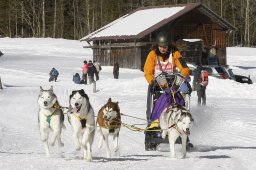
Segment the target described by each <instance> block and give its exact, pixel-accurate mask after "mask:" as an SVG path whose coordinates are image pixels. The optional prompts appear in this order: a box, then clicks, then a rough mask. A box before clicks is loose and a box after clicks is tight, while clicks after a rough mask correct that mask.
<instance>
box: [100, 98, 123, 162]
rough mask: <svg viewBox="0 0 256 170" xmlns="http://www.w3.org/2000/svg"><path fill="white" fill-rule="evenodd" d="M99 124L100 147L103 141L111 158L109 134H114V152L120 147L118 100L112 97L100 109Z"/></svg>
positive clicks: (108, 156)
mask: <svg viewBox="0 0 256 170" xmlns="http://www.w3.org/2000/svg"><path fill="white" fill-rule="evenodd" d="M97 124H98V125H99V129H100V134H101V137H100V141H99V144H98V147H99V148H101V147H102V144H103V141H104V143H105V147H106V150H107V158H110V148H109V143H108V136H109V135H110V134H112V135H113V141H114V152H117V151H118V149H119V140H118V139H119V131H120V127H121V114H120V109H119V106H118V102H112V101H111V98H109V99H108V102H107V103H106V104H105V105H104V106H103V107H102V108H101V109H100V110H99V112H98V117H97Z"/></svg>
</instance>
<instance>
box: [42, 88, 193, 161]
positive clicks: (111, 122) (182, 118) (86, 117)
mask: <svg viewBox="0 0 256 170" xmlns="http://www.w3.org/2000/svg"><path fill="white" fill-rule="evenodd" d="M38 104H39V113H38V122H39V129H40V136H41V140H42V142H43V143H44V145H45V150H46V155H47V156H49V155H50V150H49V145H50V146H54V145H55V143H56V141H57V144H58V146H59V147H63V146H64V144H63V143H62V141H61V131H62V128H65V126H64V123H63V122H64V114H67V117H68V122H69V123H70V125H71V128H72V131H73V140H74V145H75V149H76V150H77V151H79V150H80V149H81V148H82V149H83V158H84V159H85V160H87V161H92V143H93V139H94V135H95V130H96V128H98V129H99V132H100V133H99V134H100V140H99V144H98V147H99V148H101V147H102V144H103V143H104V144H105V147H106V157H107V158H110V157H111V151H110V146H109V141H108V136H110V135H112V136H113V145H114V146H113V151H114V152H117V151H118V149H119V132H120V128H121V113H120V108H119V105H118V102H113V101H112V100H111V98H109V99H108V101H107V103H106V104H105V105H104V106H102V107H101V109H100V110H99V112H98V115H97V119H96V123H95V118H94V115H95V114H94V110H93V108H92V105H91V104H90V101H89V97H88V95H87V94H86V93H85V92H84V90H83V89H81V90H74V91H72V93H71V94H70V96H69V107H68V108H63V107H61V106H60V104H59V102H58V99H57V96H56V95H55V94H54V92H53V87H52V86H51V88H50V89H49V90H45V89H43V88H42V87H41V86H40V94H39V96H38ZM192 122H193V118H192V116H191V114H190V113H189V112H188V111H187V110H186V109H184V108H182V107H178V106H169V107H168V108H167V109H165V110H164V111H163V113H162V114H161V117H160V127H161V129H164V130H163V132H162V137H165V136H166V135H167V134H168V137H169V144H170V151H171V157H172V158H175V157H176V155H175V147H174V145H175V141H176V139H177V138H178V137H179V136H181V138H182V158H184V157H185V156H186V140H187V136H188V135H189V134H190V127H191V123H192ZM50 133H51V138H50V139H49V134H50Z"/></svg>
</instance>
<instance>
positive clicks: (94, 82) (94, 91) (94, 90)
mask: <svg viewBox="0 0 256 170" xmlns="http://www.w3.org/2000/svg"><path fill="white" fill-rule="evenodd" d="M92 84H93V93H96V81H95V80H94V81H93V83H92Z"/></svg>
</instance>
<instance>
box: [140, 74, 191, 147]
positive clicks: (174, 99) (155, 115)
mask: <svg viewBox="0 0 256 170" xmlns="http://www.w3.org/2000/svg"><path fill="white" fill-rule="evenodd" d="M183 86H190V85H189V83H188V82H186V79H185V78H184V77H183V76H182V75H181V74H179V73H176V74H166V73H164V72H163V73H161V74H160V75H159V76H158V77H156V78H155V81H154V83H153V85H152V86H151V87H150V89H149V90H150V92H149V94H148V100H149V101H150V102H149V103H150V106H148V108H147V109H149V108H150V111H147V120H148V126H147V130H146V131H145V150H147V151H148V150H156V147H157V145H159V144H161V143H169V142H168V136H166V137H165V138H164V139H163V138H162V131H161V129H160V127H159V123H158V119H159V118H160V116H161V113H162V112H163V111H164V109H166V108H167V107H168V106H170V105H173V104H176V105H179V106H185V107H186V109H187V110H189V102H190V100H189V99H190V93H191V91H192V90H191V87H187V89H186V88H184V87H183ZM185 99H186V100H185ZM177 141H178V142H179V139H178V140H177ZM180 142H181V141H180Z"/></svg>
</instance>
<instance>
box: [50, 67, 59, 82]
mask: <svg viewBox="0 0 256 170" xmlns="http://www.w3.org/2000/svg"><path fill="white" fill-rule="evenodd" d="M49 75H50V78H49V82H50V81H53V80H54V81H55V82H56V81H57V78H58V76H59V72H58V70H56V69H55V68H54V67H53V68H52V69H51V71H50V73H49Z"/></svg>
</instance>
